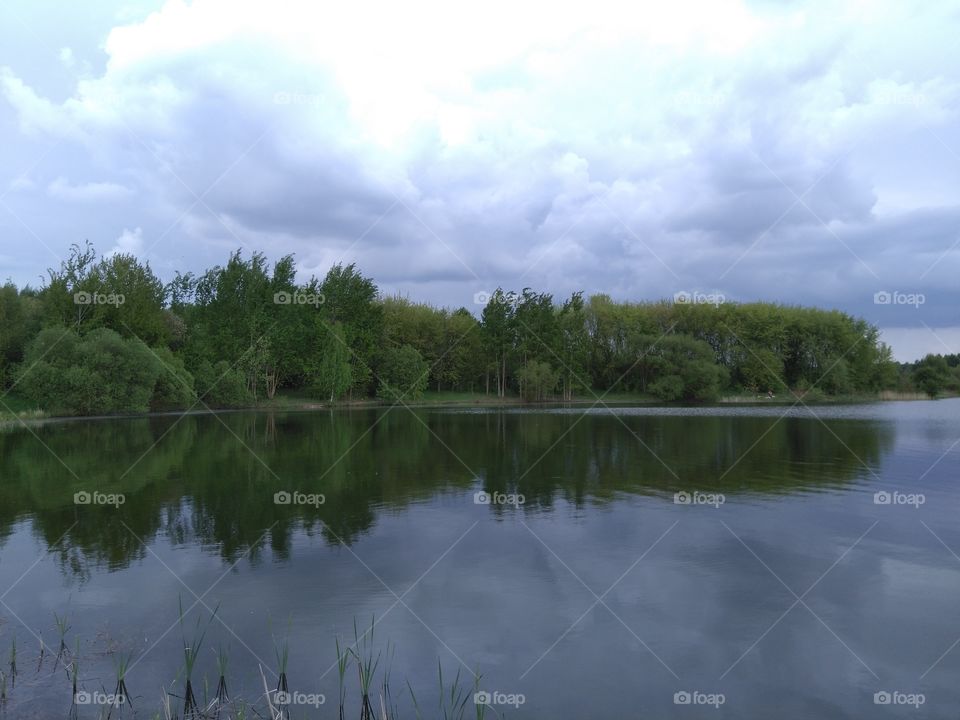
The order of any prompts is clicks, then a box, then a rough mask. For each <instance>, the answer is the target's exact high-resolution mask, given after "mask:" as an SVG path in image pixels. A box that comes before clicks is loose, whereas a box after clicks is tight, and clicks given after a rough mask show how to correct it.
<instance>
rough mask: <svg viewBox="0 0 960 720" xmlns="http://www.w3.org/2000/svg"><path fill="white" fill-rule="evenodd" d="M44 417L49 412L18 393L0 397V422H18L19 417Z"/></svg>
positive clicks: (26, 418)
mask: <svg viewBox="0 0 960 720" xmlns="http://www.w3.org/2000/svg"><path fill="white" fill-rule="evenodd" d="M44 417H47V413H45V412H44V411H43V410H41V409H40V408H38V407H36V405H34V404H33V403H32V402H30V401H29V400H27V399H26V398H23V397H21V396H19V395H17V394H16V393H9V394H8V395H5V396H2V397H0V423H7V422H16V420H17V419H18V418H20V419H23V420H37V419H39V418H44Z"/></svg>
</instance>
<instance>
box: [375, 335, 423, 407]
mask: <svg viewBox="0 0 960 720" xmlns="http://www.w3.org/2000/svg"><path fill="white" fill-rule="evenodd" d="M429 371H430V368H429V366H428V365H427V363H426V362H425V361H424V359H423V358H422V357H421V356H420V353H419V352H418V351H417V349H416V348H414V347H412V346H410V345H402V346H400V347H398V348H389V349H388V350H386V351H385V352H384V354H383V358H382V361H381V364H380V373H379V376H380V385H379V387H378V388H377V395H378V396H379V397H381V398H383V399H384V400H389V401H390V402H403V401H405V400H406V401H409V400H416V399H418V398H420V397H422V396H423V391H424V390H426V389H427V382H428V379H429V378H428V377H427V376H428V375H429Z"/></svg>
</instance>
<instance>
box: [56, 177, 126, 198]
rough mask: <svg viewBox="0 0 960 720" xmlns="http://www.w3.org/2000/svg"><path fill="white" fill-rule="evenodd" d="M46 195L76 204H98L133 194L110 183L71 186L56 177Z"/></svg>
mask: <svg viewBox="0 0 960 720" xmlns="http://www.w3.org/2000/svg"><path fill="white" fill-rule="evenodd" d="M47 193H48V194H49V195H50V196H51V197H54V198H57V199H60V200H72V201H76V202H99V201H108V200H119V199H121V198H125V197H128V196H130V195H132V194H133V190H131V189H130V188H128V187H125V186H124V185H118V184H117V183H112V182H91V183H81V184H78V185H71V184H70V182H69V181H68V180H67V179H66V178H64V177H58V178H57V179H56V180H54V181H53V182H51V183H50V184H49V185H48V186H47Z"/></svg>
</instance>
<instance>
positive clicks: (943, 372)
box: [913, 355, 951, 398]
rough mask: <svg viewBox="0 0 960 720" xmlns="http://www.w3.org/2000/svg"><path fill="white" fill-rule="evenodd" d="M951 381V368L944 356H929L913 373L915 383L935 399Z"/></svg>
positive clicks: (918, 364)
mask: <svg viewBox="0 0 960 720" xmlns="http://www.w3.org/2000/svg"><path fill="white" fill-rule="evenodd" d="M950 380H951V375H950V366H949V365H947V361H946V359H945V358H944V357H943V356H942V355H927V356H926V357H924V358H923V360H921V361H920V362H919V363H917V366H916V370H914V373H913V381H914V383H915V384H916V386H917V389H919V390H920V391H921V392H924V393H926V394H927V395H928V396H929V397H930V398H935V397H937V395H939V394H940V393H941V392H943V390H944V389H945V388H946V387H947V384H948V383H949V382H950Z"/></svg>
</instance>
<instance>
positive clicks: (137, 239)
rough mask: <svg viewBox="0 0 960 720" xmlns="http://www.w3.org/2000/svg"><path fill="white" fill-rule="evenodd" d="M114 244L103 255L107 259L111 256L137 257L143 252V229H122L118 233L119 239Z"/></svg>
mask: <svg viewBox="0 0 960 720" xmlns="http://www.w3.org/2000/svg"><path fill="white" fill-rule="evenodd" d="M115 242H116V244H115V245H114V246H113V247H112V248H111V249H110V250H108V251H107V252H106V253H105V254H106V255H107V256H108V257H109V256H112V255H119V254H121V253H122V254H128V255H139V254H140V253H142V252H143V249H144V246H143V229H142V228H134V229H133V230H129V229H127V228H124V229H123V232H122V233H120V237H118V238H117V239H116V241H115Z"/></svg>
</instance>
